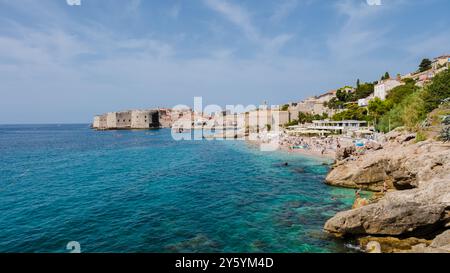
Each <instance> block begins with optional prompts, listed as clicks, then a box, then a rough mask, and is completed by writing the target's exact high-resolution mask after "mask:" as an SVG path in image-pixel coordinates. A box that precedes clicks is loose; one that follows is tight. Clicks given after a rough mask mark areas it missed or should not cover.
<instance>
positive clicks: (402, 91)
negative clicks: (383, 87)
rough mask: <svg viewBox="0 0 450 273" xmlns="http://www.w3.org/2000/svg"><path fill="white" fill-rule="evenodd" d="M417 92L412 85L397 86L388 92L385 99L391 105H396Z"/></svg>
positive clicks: (409, 83)
mask: <svg viewBox="0 0 450 273" xmlns="http://www.w3.org/2000/svg"><path fill="white" fill-rule="evenodd" d="M417 90H418V87H417V86H415V84H414V83H411V82H408V83H407V84H405V85H400V86H397V87H395V88H394V89H392V90H391V91H389V93H388V95H387V98H386V99H387V100H389V101H391V102H392V103H393V104H398V103H400V102H402V101H403V99H405V98H406V97H408V96H409V95H411V94H412V93H414V92H415V91H417Z"/></svg>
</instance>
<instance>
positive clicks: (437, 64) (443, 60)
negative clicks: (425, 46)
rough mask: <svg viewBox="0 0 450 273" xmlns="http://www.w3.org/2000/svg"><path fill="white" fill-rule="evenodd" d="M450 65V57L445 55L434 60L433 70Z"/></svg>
mask: <svg viewBox="0 0 450 273" xmlns="http://www.w3.org/2000/svg"><path fill="white" fill-rule="evenodd" d="M449 63H450V55H443V56H440V57H437V58H434V60H433V63H432V64H431V66H432V67H433V70H438V69H440V68H442V67H446V66H448V64H449Z"/></svg>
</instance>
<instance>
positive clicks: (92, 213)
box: [0, 125, 353, 252]
mask: <svg viewBox="0 0 450 273" xmlns="http://www.w3.org/2000/svg"><path fill="white" fill-rule="evenodd" d="M283 162H289V166H288V167H282V166H281V165H280V164H281V163H283ZM323 163H324V162H323V161H320V160H318V159H311V158H307V157H304V156H299V155H292V154H287V153H284V152H273V153H265V152H260V151H259V150H258V149H257V148H256V147H252V146H250V145H248V144H246V143H245V142H238V141H208V140H205V141H182V142H177V141H174V140H172V138H171V135H170V130H155V131H106V132H97V131H93V130H91V129H89V126H88V125H61V126H57V125H27V126H25V125H20V126H19V125H14V126H13V125H11V126H6V125H4V126H0V252H68V251H67V250H66V245H67V243H68V242H69V241H78V242H79V243H80V244H81V251H82V252H343V251H349V250H348V249H345V248H344V247H343V242H340V241H336V240H334V239H332V238H328V237H327V236H326V235H325V234H324V233H323V232H322V227H323V224H324V222H325V221H326V220H327V219H328V218H329V217H331V216H332V215H334V213H336V212H337V211H340V210H344V209H347V208H349V207H350V206H351V203H352V201H353V191H352V190H345V189H337V188H332V187H328V186H326V185H324V184H323V180H324V177H325V175H326V173H327V171H328V168H329V167H328V166H326V165H323Z"/></svg>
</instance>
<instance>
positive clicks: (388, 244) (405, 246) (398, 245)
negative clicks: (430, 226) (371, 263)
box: [358, 236, 430, 253]
mask: <svg viewBox="0 0 450 273" xmlns="http://www.w3.org/2000/svg"><path fill="white" fill-rule="evenodd" d="M358 241H359V245H360V247H361V249H366V251H367V250H368V249H369V248H370V243H373V242H376V243H378V244H379V245H380V252H382V253H395V252H401V251H406V250H411V249H412V247H413V246H416V245H419V244H424V245H425V246H428V245H430V241H428V240H425V239H418V238H414V237H410V238H406V239H399V238H395V237H372V236H369V237H363V238H360V239H359V240H358Z"/></svg>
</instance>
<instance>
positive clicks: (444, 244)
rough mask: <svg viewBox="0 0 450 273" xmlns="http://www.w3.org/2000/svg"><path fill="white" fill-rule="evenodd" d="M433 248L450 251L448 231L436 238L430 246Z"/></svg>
mask: <svg viewBox="0 0 450 273" xmlns="http://www.w3.org/2000/svg"><path fill="white" fill-rule="evenodd" d="M430 246H431V247H435V248H447V249H448V251H450V229H449V230H446V231H445V232H444V233H442V234H440V235H438V236H436V238H434V240H433V242H432V243H431V245H430Z"/></svg>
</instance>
